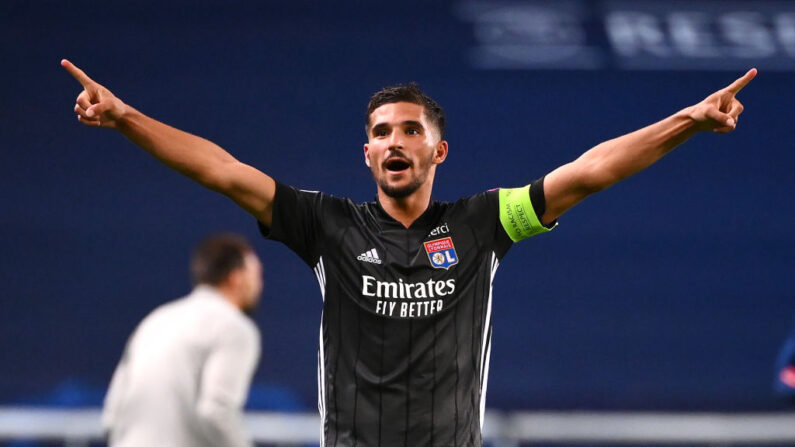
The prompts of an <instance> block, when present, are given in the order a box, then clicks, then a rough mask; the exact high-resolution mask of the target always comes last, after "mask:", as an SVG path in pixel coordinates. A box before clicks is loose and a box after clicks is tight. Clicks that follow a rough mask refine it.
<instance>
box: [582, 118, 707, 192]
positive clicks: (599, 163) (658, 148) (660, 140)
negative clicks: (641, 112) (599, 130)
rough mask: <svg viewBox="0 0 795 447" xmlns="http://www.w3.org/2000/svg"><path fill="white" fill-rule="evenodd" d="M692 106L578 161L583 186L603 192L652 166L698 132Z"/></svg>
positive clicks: (589, 153)
mask: <svg viewBox="0 0 795 447" xmlns="http://www.w3.org/2000/svg"><path fill="white" fill-rule="evenodd" d="M690 109H691V108H690V107H688V108H686V109H683V110H681V111H679V112H677V113H675V114H673V115H671V116H669V117H668V118H665V119H663V120H662V121H658V122H656V123H654V124H652V125H649V126H646V127H644V128H642V129H639V130H636V131H635V132H632V133H628V134H626V135H622V136H620V137H618V138H614V139H612V140H609V141H605V142H604V143H601V144H599V145H597V146H595V147H594V148H592V149H590V150H589V151H587V152H585V153H584V154H583V155H582V156H580V158H578V159H577V160H576V161H575V162H573V163H575V164H577V165H580V166H578V170H579V171H580V173H581V174H580V178H579V182H580V187H581V188H583V189H585V190H588V191H591V192H596V191H601V190H603V189H605V188H607V187H609V186H611V185H613V184H614V183H616V182H618V181H620V180H623V179H625V178H627V177H629V176H631V175H633V174H635V173H637V172H640V171H642V170H643V169H645V168H647V167H649V166H651V165H652V164H654V163H655V162H657V161H658V160H659V159H661V158H662V157H663V156H665V154H667V153H668V152H670V151H671V150H673V149H674V148H675V147H677V146H679V145H680V144H682V143H684V142H685V141H687V139H689V138H690V137H691V136H693V135H694V134H695V133H696V132H697V131H698V129H697V127H696V123H695V121H694V120H693V119H692V117H691V115H690Z"/></svg>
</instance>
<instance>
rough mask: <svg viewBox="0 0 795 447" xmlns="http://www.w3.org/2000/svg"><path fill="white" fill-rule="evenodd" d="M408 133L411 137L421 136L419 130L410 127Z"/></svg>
mask: <svg viewBox="0 0 795 447" xmlns="http://www.w3.org/2000/svg"><path fill="white" fill-rule="evenodd" d="M406 133H407V134H409V135H419V134H420V130H419V129H417V128H416V127H410V128H409V129H407V130H406Z"/></svg>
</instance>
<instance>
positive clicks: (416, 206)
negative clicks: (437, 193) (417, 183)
mask: <svg viewBox="0 0 795 447" xmlns="http://www.w3.org/2000/svg"><path fill="white" fill-rule="evenodd" d="M432 187H433V182H426V183H425V184H424V185H422V186H421V187H420V188H419V189H418V190H416V191H414V193H413V194H411V195H409V196H407V197H403V198H400V199H396V198H394V197H390V196H388V195H386V193H384V191H383V190H382V189H381V188H378V201H379V202H380V203H381V207H382V208H383V209H384V211H386V213H387V214H389V215H390V216H392V218H393V219H395V220H396V221H398V222H400V223H401V224H403V226H404V227H406V228H408V227H410V226H411V224H412V223H414V221H415V220H417V218H418V217H420V216H421V215H422V213H424V212H425V210H426V209H428V205H429V204H430V203H431V190H432Z"/></svg>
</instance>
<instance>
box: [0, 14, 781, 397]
mask: <svg viewBox="0 0 795 447" xmlns="http://www.w3.org/2000/svg"><path fill="white" fill-rule="evenodd" d="M67 3H68V4H67ZM330 3H331V2H320V1H318V2H313V1H308V0H303V1H295V2H289V3H288V2H278V3H276V2H272V3H260V2H256V3H255V2H251V3H248V2H224V3H220V2H219V3H206V2H196V1H194V2H187V1H180V2H163V3H162V4H161V2H154V1H139V2H124V3H120V2H119V3H117V2H87V1H77V2H21V1H4V2H2V4H1V5H0V56H2V59H0V60H2V66H0V81H2V82H0V85H2V88H0V141H2V142H1V143H0V147H1V148H2V149H0V209H1V210H2V211H0V365H1V366H0V404H10V403H46V402H60V403H62V404H70V403H71V404H81V403H83V404H95V403H98V402H99V399H100V398H101V395H102V392H103V390H104V387H105V386H106V384H107V382H108V380H109V378H110V375H111V373H112V370H113V367H114V365H115V363H116V361H117V360H118V358H119V356H120V354H121V351H122V348H123V345H124V343H125V340H126V338H127V336H128V335H129V333H130V332H131V331H132V330H133V328H134V327H135V325H136V324H137V322H138V321H139V320H140V319H141V318H142V317H143V316H144V315H145V314H146V313H147V312H148V311H150V310H151V309H152V308H154V307H155V306H157V305H158V304H160V303H162V302H164V301H167V300H170V299H173V298H175V297H178V296H180V295H183V294H185V293H186V292H187V291H188V290H189V282H188V275H187V258H188V253H189V251H190V249H191V247H192V246H193V245H194V244H195V243H196V242H197V241H198V240H199V239H200V238H202V237H203V236H205V235H207V234H208V233H210V232H214V231H218V230H233V231H236V232H240V233H242V234H244V235H246V236H247V237H248V238H249V239H251V240H253V241H255V243H256V248H257V251H258V253H259V254H260V255H261V256H262V257H263V258H264V260H265V264H266V282H267V286H266V292H265V295H264V300H263V305H262V308H261V309H260V310H259V312H258V314H257V316H256V319H257V322H258V323H259V325H260V327H261V329H262V334H263V357H262V363H261V365H260V367H259V370H258V371H257V374H256V378H255V392H254V397H253V400H252V405H253V406H255V407H260V408H274V407H281V408H298V409H306V410H311V409H312V408H314V405H315V403H314V402H315V401H316V397H315V395H316V394H315V393H316V379H315V364H316V363H315V359H316V348H317V346H316V344H317V328H318V324H319V319H320V308H321V300H320V296H319V293H318V291H317V286H316V281H315V279H314V277H313V275H312V274H311V271H310V270H309V269H308V268H306V267H305V266H304V265H303V264H302V262H301V261H300V260H299V259H298V258H297V257H296V256H295V255H293V254H292V253H290V252H289V251H288V250H287V249H286V248H284V247H283V246H281V245H279V244H275V243H270V242H265V241H261V240H260V238H259V236H258V234H257V231H256V226H255V223H254V220H253V219H252V218H250V217H249V216H248V215H247V214H245V213H244V212H243V211H241V210H239V209H238V208H236V206H235V205H234V204H233V203H232V202H230V201H229V200H227V199H226V198H224V197H222V196H219V195H217V194H214V193H212V192H209V191H206V190H204V189H202V188H201V187H199V186H197V185H195V184H194V183H192V182H191V181H189V180H188V179H186V178H183V177H181V176H179V175H177V174H175V173H173V172H171V171H169V169H167V168H165V167H164V166H161V165H160V164H158V163H157V162H156V161H155V160H153V159H152V158H150V157H149V156H148V155H146V154H145V153H144V152H143V151H141V150H139V149H137V148H136V147H134V146H133V145H132V144H130V143H129V142H127V141H126V140H125V139H124V138H122V137H121V136H120V135H118V134H116V133H114V132H112V131H107V130H97V129H89V128H86V127H84V126H82V125H80V124H79V123H78V122H77V121H76V119H75V117H74V113H73V112H72V107H73V104H74V98H75V96H76V95H77V93H78V92H79V90H80V88H79V86H78V84H77V83H76V82H75V81H74V80H73V79H72V78H71V77H70V76H69V75H68V74H67V73H66V72H65V71H63V70H62V69H61V67H60V66H59V61H60V59H61V58H64V57H66V58H69V59H70V60H72V61H73V62H75V63H76V64H77V65H78V66H80V67H82V68H83V69H85V70H86V72H87V73H88V74H89V75H90V76H92V77H94V79H96V80H97V81H98V82H100V83H103V84H105V85H106V86H107V87H109V88H110V89H111V90H112V91H113V92H114V93H116V94H117V95H118V96H119V97H121V98H122V99H124V100H125V101H127V102H128V103H129V104H131V105H133V106H135V107H136V108H138V109H140V110H142V111H144V112H145V113H148V114H150V115H151V116H153V117H155V118H158V119H160V120H163V121H165V122H167V123H169V124H171V125H174V126H176V127H179V128H182V129H185V130H187V131H190V132H193V133H196V134H199V135H202V136H204V137H207V138H209V139H211V140H213V141H215V142H217V143H219V144H220V145H222V146H223V147H225V148H226V149H227V150H229V151H230V152H232V153H233V154H234V155H235V156H237V157H238V158H239V159H241V160H243V161H245V162H247V163H250V164H252V165H254V166H256V167H258V168H260V169H262V170H263V171H265V172H266V173H269V174H271V175H272V176H274V177H275V178H277V179H278V180H280V181H283V182H287V183H289V184H292V185H296V186H299V187H303V188H309V189H320V190H323V191H326V192H329V193H333V194H335V195H340V196H349V197H352V198H353V199H355V200H357V201H366V200H371V199H372V197H373V195H374V192H375V188H374V185H373V184H372V180H371V178H370V176H369V172H368V170H367V168H366V167H365V166H364V163H363V156H362V149H361V146H362V144H363V143H364V132H363V119H364V108H365V105H366V102H367V100H368V98H369V95H370V94H371V93H372V92H374V91H376V90H377V89H379V88H380V87H382V86H384V85H387V84H391V83H396V82H406V81H412V80H414V81H418V82H419V83H420V84H421V85H422V86H423V88H424V89H425V90H426V91H428V92H429V93H430V94H431V95H432V96H433V97H435V98H436V99H437V101H439V102H440V103H441V104H442V105H443V106H444V107H445V108H446V111H447V114H448V122H449V127H448V129H449V131H448V140H449V142H450V148H451V149H450V156H449V159H448V161H447V162H446V163H445V165H444V166H443V167H442V168H441V170H440V172H439V173H438V175H437V184H436V188H435V191H434V193H435V196H436V197H437V198H439V199H443V200H453V199H456V198H458V197H460V196H462V195H467V194H472V193H477V192H479V191H482V190H484V189H488V188H492V187H496V186H520V185H523V184H526V183H528V182H529V181H531V180H532V179H535V178H537V177H539V176H542V175H544V174H545V173H547V172H549V171H550V170H552V169H554V168H555V167H557V166H559V165H560V164H562V163H565V162H568V161H570V160H572V159H573V158H575V157H577V156H578V155H579V154H580V153H582V152H583V151H585V150H587V149H588V148H589V147H591V146H593V145H595V144H597V143H599V142H600V141H603V140H605V139H608V138H611V137H613V136H617V135H619V134H622V133H625V132H628V131H631V130H633V129H636V128H639V127H642V126H644V125H646V124H648V123H651V122H653V121H656V120H658V119H660V118H663V117H665V116H666V115H668V114H670V113H673V112H675V111H676V110H679V109H680V108H682V107H684V106H687V105H690V104H693V103H695V102H697V101H699V100H701V99H702V98H703V97H705V96H706V95H707V94H709V93H711V92H712V91H714V90H716V89H718V88H720V87H723V86H724V85H726V84H728V83H729V82H731V81H732V80H733V79H734V78H735V77H737V76H739V75H741V74H742V73H743V70H737V71H709V70H689V71H668V70H662V69H660V70H644V71H622V70H619V69H618V68H617V66H616V65H611V64H609V63H608V64H606V65H605V66H604V67H602V68H601V69H598V70H576V71H568V70H480V69H477V68H474V66H473V64H472V62H471V48H472V46H473V45H474V41H475V38H474V37H473V36H474V34H473V25H472V24H471V23H469V22H467V21H466V20H462V19H461V18H460V16H458V15H457V14H456V12H455V11H456V10H457V8H458V6H457V4H456V3H451V2H415V1H407V2H400V3H392V4H384V5H376V4H375V3H374V2H373V3H365V2H361V3H360V4H357V3H356V2H349V1H346V2H341V3H340V2H334V4H333V5H331V4H330ZM582 4H583V5H586V6H588V5H591V6H590V7H593V8H597V9H598V8H599V4H587V3H582ZM593 5H596V6H593ZM753 63H754V61H753V60H749V63H748V64H749V66H750V65H751V64H753ZM792 79H793V75H792V73H791V72H787V71H774V70H771V71H765V70H764V69H763V70H761V71H760V74H759V76H758V78H757V79H756V80H755V81H754V82H753V83H752V84H751V85H750V86H749V87H748V88H746V90H745V91H743V92H742V94H741V100H742V101H743V102H744V104H745V106H746V112H745V114H743V116H742V118H741V120H740V126H739V129H738V130H737V131H736V132H734V133H733V134H731V135H698V136H696V137H695V138H694V139H693V140H691V141H690V142H688V143H687V144H686V145H685V146H683V147H682V148H680V149H679V150H677V151H676V152H675V153H673V154H671V155H670V156H669V157H668V158H666V159H664V160H663V161H661V162H660V163H659V164H658V165H656V166H654V167H653V168H651V169H649V170H648V171H647V172H644V173H642V174H641V175H638V176H637V177H634V178H631V179H629V180H627V181H625V182H623V183H621V184H619V185H617V186H615V187H614V188H612V189H610V190H609V191H607V192H604V193H601V194H599V195H597V196H594V197H592V198H590V199H588V200H587V201H586V202H584V203H582V204H581V205H578V206H577V207H576V208H575V209H573V210H571V211H570V212H569V213H567V214H566V215H565V216H564V217H563V218H562V219H561V224H560V227H559V228H558V229H557V230H556V231H554V232H553V233H551V234H548V235H544V236H541V237H538V238H535V239H533V240H531V241H528V242H525V243H522V244H519V245H518V246H516V247H515V248H513V249H512V250H511V252H510V254H509V256H508V257H507V258H506V260H505V261H504V263H503V265H502V267H501V269H500V272H499V275H498V279H497V281H496V284H495V300H494V325H495V330H494V348H493V352H492V362H491V380H490V382H489V395H488V404H489V406H491V407H495V408H503V409H513V408H564V409H565V408H589V409H731V410H753V409H771V408H778V407H780V406H781V403H779V402H778V401H777V400H776V399H775V397H774V396H773V395H772V387H771V384H772V378H773V371H772V365H773V362H774V359H775V356H776V351H777V349H778V347H779V346H780V344H781V342H782V340H783V337H784V336H785V335H786V333H787V332H788V330H789V324H790V321H791V315H792V313H793V311H795V300H793V273H795V272H794V271H793V267H795V254H794V253H793V247H795V237H794V236H793V233H792V224H791V222H792V221H793V219H794V218H795V209H794V208H793V203H792V200H791V192H792V190H793V188H795V179H794V178H793V176H792V174H791V171H792V166H793V163H794V162H795V153H793V150H792V149H793V148H792V143H791V142H792V140H793V139H792V136H791V132H792V123H793V112H792V103H793V100H795V93H793V88H792V85H793V83H792ZM92 393H93V394H92Z"/></svg>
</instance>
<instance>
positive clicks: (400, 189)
mask: <svg viewBox="0 0 795 447" xmlns="http://www.w3.org/2000/svg"><path fill="white" fill-rule="evenodd" d="M424 180H425V179H421V178H419V177H417V178H415V179H414V180H412V181H411V183H409V184H408V185H403V186H392V185H390V184H388V183H387V181H386V178H384V177H382V178H380V179H378V186H379V187H380V188H381V190H382V191H384V194H386V195H387V196H389V197H391V198H393V199H405V198H406V197H408V196H410V195H412V194H414V192H415V191H417V190H418V189H420V186H422V184H423V182H424Z"/></svg>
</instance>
